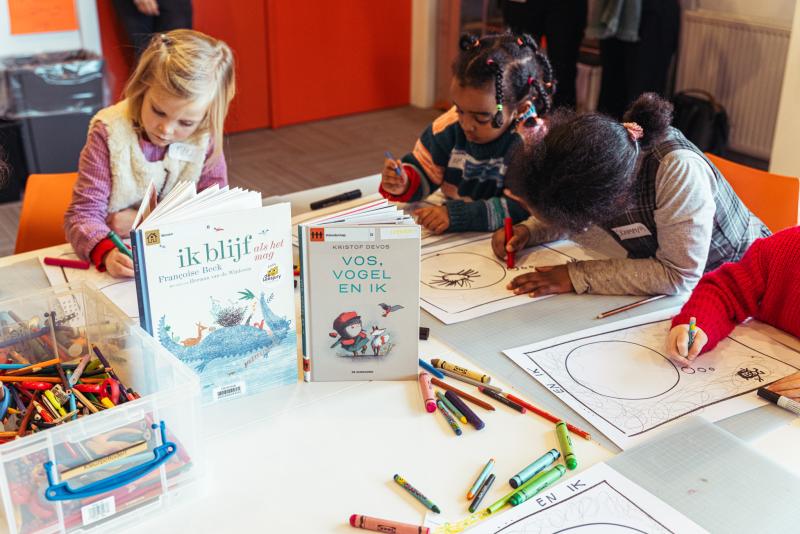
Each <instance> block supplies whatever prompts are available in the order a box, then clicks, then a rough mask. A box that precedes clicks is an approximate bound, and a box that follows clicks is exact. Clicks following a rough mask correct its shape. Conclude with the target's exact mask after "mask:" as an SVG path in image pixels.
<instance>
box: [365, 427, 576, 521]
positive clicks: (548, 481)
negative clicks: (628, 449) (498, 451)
mask: <svg viewBox="0 0 800 534" xmlns="http://www.w3.org/2000/svg"><path fill="white" fill-rule="evenodd" d="M555 431H556V437H557V438H558V443H559V448H560V449H561V450H560V451H559V450H558V449H551V450H549V451H547V452H546V453H544V454H543V455H542V456H540V457H539V458H537V459H536V460H534V461H533V462H532V463H530V464H528V465H527V466H525V467H524V468H523V469H522V470H520V471H519V472H518V473H516V474H515V475H514V476H512V477H511V478H510V479H509V481H508V484H509V486H511V488H512V490H511V491H510V492H508V493H506V494H505V495H503V496H502V497H501V498H500V499H498V500H496V501H495V502H494V503H492V504H491V505H489V506H488V507H487V508H484V509H482V510H481V511H480V512H478V516H475V515H473V516H470V517H468V518H467V519H466V521H468V522H470V523H472V522H474V520H479V519H485V518H486V517H488V516H490V515H492V514H495V513H497V512H498V511H500V510H502V509H503V508H505V507H506V506H508V505H510V506H519V505H520V504H522V503H524V502H525V501H527V500H529V499H531V498H533V497H534V496H536V495H538V494H539V493H541V492H542V491H544V490H545V489H547V488H549V487H550V486H552V485H553V484H555V483H556V482H558V481H559V480H560V479H561V477H562V476H564V474H565V473H566V472H567V469H569V470H573V469H576V468H577V467H578V461H577V458H576V457H575V451H574V450H573V447H572V440H571V439H570V437H569V433H568V432H567V424H566V423H565V422H564V421H559V422H558V423H557V424H556V426H555ZM559 458H563V459H564V464H565V465H561V464H557V463H556V461H557V460H558V459H559ZM494 465H495V460H494V458H490V459H489V461H488V462H487V463H486V465H485V466H484V467H483V469H481V472H480V473H479V474H478V477H477V478H476V479H475V481H474V482H473V483H472V485H471V486H470V488H469V490H468V491H467V500H468V501H471V503H470V505H469V513H470V514H475V513H476V512H477V511H478V508H479V506H480V505H481V502H482V501H483V499H484V497H485V496H486V494H487V493H488V492H489V489H490V488H491V487H492V485H493V484H494V482H495V480H496V478H497V477H496V475H495V474H494V473H492V470H493V468H494ZM394 481H395V482H396V483H397V484H398V485H400V486H401V487H402V488H403V489H405V490H406V491H407V492H408V493H410V494H411V495H412V496H413V497H414V498H415V499H417V500H418V501H419V502H420V503H422V504H423V505H424V506H425V508H427V509H428V510H431V511H432V512H434V513H440V512H441V510H440V509H439V507H438V506H436V504H434V503H433V501H432V500H431V499H429V498H428V497H426V496H425V495H423V494H422V492H420V491H419V490H418V489H417V488H415V487H414V486H412V485H411V484H409V483H408V481H406V480H405V479H404V478H403V477H401V476H400V475H395V476H394ZM350 525H351V526H353V527H357V528H361V529H366V530H373V531H376V532H395V533H397V534H403V533H408V534H411V533H423V534H429V533H430V529H429V528H428V527H424V526H420V525H412V524H408V523H400V522H397V521H393V520H390V519H379V518H375V517H369V516H364V515H358V514H353V515H352V516H350Z"/></svg>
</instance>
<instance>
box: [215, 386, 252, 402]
mask: <svg viewBox="0 0 800 534" xmlns="http://www.w3.org/2000/svg"><path fill="white" fill-rule="evenodd" d="M244 391H245V384H244V382H237V383H235V384H228V385H227V386H220V387H218V388H215V389H214V400H215V401H221V400H224V399H232V398H234V397H239V396H241V395H244Z"/></svg>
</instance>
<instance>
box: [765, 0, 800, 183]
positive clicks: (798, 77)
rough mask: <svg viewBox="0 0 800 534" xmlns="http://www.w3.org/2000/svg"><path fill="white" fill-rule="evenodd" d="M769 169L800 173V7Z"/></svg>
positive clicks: (793, 26) (789, 54)
mask: <svg viewBox="0 0 800 534" xmlns="http://www.w3.org/2000/svg"><path fill="white" fill-rule="evenodd" d="M769 170H770V172H774V173H778V174H787V175H791V176H800V9H796V10H795V12H794V17H793V24H792V36H791V38H790V40H789V52H788V54H787V57H786V70H785V71H784V74H783V87H782V89H781V102H780V105H779V107H778V120H777V121H776V123H775V139H774V140H773V142H772V157H771V158H770V165H769Z"/></svg>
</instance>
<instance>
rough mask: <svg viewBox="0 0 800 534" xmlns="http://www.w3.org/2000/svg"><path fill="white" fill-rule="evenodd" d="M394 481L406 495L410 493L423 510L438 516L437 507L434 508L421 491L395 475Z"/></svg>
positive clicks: (438, 510)
mask: <svg viewBox="0 0 800 534" xmlns="http://www.w3.org/2000/svg"><path fill="white" fill-rule="evenodd" d="M394 481H395V482H397V485H398V486H400V487H401V488H403V489H404V490H406V491H407V492H408V493H410V494H411V496H412V497H414V498H415V499H417V500H418V501H419V502H421V503H422V505H423V506H424V507H425V508H427V509H428V510H430V511H431V512H433V513H435V514H438V513H440V512H441V510H440V509H439V507H438V506H436V505H435V504H434V503H433V501H432V500H430V499H429V498H427V497H426V496H425V495H423V494H422V492H421V491H419V490H418V489H417V488H415V487H414V486H412V485H411V484H409V483H408V481H407V480H406V479H404V478H403V477H401V476H400V475H397V474H396V475H394Z"/></svg>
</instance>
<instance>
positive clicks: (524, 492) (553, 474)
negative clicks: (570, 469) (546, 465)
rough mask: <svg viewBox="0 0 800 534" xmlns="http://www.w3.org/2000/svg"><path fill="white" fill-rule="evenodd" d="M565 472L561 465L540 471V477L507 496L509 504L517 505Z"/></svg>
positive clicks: (549, 484)
mask: <svg viewBox="0 0 800 534" xmlns="http://www.w3.org/2000/svg"><path fill="white" fill-rule="evenodd" d="M566 472H567V469H566V468H565V467H564V466H563V465H557V466H555V467H554V468H552V469H550V470H549V471H545V472H544V473H542V476H541V477H537V479H538V480H537V481H536V482H535V483H534V484H531V485H530V486H528V487H526V488H523V489H521V490H519V491H518V492H516V493H515V494H514V495H512V496H511V497H509V499H508V502H509V504H510V505H511V506H517V505H518V504H522V503H524V502H525V501H527V500H528V499H530V498H531V497H533V496H534V495H537V494H538V493H541V492H542V491H544V490H545V488H547V487H548V486H551V485H552V484H554V483H555V482H556V481H557V480H558V479H559V478H561V477H562V476H563V475H564V473H566Z"/></svg>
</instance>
